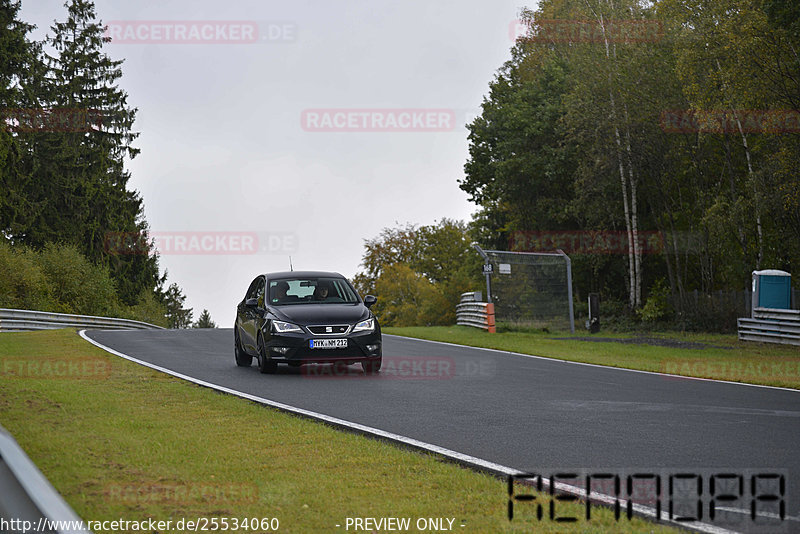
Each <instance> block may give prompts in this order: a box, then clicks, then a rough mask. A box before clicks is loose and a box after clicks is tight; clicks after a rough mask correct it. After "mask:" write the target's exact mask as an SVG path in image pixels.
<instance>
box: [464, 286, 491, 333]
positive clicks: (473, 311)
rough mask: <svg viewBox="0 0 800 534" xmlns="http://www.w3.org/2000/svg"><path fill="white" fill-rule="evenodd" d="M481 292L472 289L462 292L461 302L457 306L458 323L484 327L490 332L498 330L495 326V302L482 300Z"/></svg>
mask: <svg viewBox="0 0 800 534" xmlns="http://www.w3.org/2000/svg"><path fill="white" fill-rule="evenodd" d="M480 300H481V292H480V291H470V292H468V293H462V294H461V302H459V303H458V305H457V306H456V324H457V325H462V326H472V327H475V328H482V329H483V330H487V331H488V332H491V333H494V332H496V331H497V328H496V326H495V316H494V304H492V303H488V302H480Z"/></svg>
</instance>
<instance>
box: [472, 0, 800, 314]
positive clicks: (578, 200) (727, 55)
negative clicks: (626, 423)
mask: <svg viewBox="0 0 800 534" xmlns="http://www.w3.org/2000/svg"><path fill="white" fill-rule="evenodd" d="M521 20H522V21H523V23H524V24H523V25H524V27H525V28H526V31H525V32H524V35H522V36H521V37H520V38H519V39H518V40H517V42H516V45H515V46H514V48H513V49H512V51H511V58H510V59H509V60H508V61H507V62H506V63H505V64H504V65H503V66H502V68H500V70H499V71H498V73H497V75H496V77H495V79H494V81H493V82H492V83H491V85H490V88H489V94H488V96H487V97H486V98H485V99H484V102H483V105H482V114H481V115H480V116H479V117H478V118H476V120H475V121H474V122H473V123H472V124H470V125H469V126H468V129H469V139H470V156H469V160H468V161H467V163H466V165H465V177H464V179H463V180H461V181H460V184H459V185H460V187H461V189H463V190H464V191H466V192H467V193H469V194H470V197H471V199H472V200H473V201H474V202H476V203H477V204H478V205H479V206H480V211H479V213H478V215H477V216H476V218H475V222H476V223H477V224H478V226H479V228H480V233H481V234H482V237H483V241H484V242H486V243H487V245H488V244H492V245H494V246H495V247H497V248H505V249H508V248H515V245H516V247H517V248H519V249H520V250H525V248H526V247H530V248H529V249H535V248H536V245H540V246H541V245H543V244H546V243H547V242H548V239H546V238H547V237H548V236H550V235H555V236H559V235H560V236H561V237H562V238H563V237H564V232H565V231H566V232H574V233H575V235H578V236H580V237H581V238H585V239H584V245H578V246H577V248H576V249H575V250H573V251H572V252H573V253H574V263H573V266H574V269H575V274H576V284H575V285H576V290H577V291H578V292H579V293H583V294H584V295H585V293H587V292H589V291H593V292H599V293H601V295H603V296H604V297H605V298H606V299H612V300H613V299H617V300H624V301H625V302H626V303H627V306H628V308H629V310H632V311H635V310H639V311H641V310H642V308H643V307H644V306H645V304H646V299H647V297H648V295H649V293H650V292H651V289H655V290H656V291H655V292H656V293H658V292H659V290H660V288H668V291H669V293H670V294H671V296H673V297H674V298H672V299H669V302H673V303H674V304H675V305H674V309H671V310H667V309H666V307H665V309H664V310H662V311H663V312H664V313H665V314H666V313H669V312H674V313H675V316H676V317H678V318H680V317H687V316H689V315H691V312H692V310H691V309H690V305H689V300H690V299H689V294H690V293H691V292H693V291H694V290H698V291H700V292H701V293H710V292H712V291H715V290H728V289H736V290H743V289H745V288H746V287H747V286H748V284H749V280H750V273H751V271H753V270H756V269H763V268H776V269H784V270H787V271H789V272H792V271H793V270H794V271H796V270H797V265H798V261H800V178H799V177H798V173H797V168H798V163H800V121H798V117H800V56H798V52H800V4H798V3H797V2H792V1H788V0H657V1H652V2H651V1H643V0H542V1H541V2H540V3H539V7H538V8H537V9H536V10H535V11H534V10H523V11H522V13H521ZM620 234H621V235H622V236H624V238H625V239H623V245H625V246H623V247H616V246H614V247H606V248H605V249H603V248H602V246H601V247H600V248H592V247H591V246H585V243H586V242H589V243H591V242H592V235H596V236H598V237H599V239H600V242H601V243H602V242H603V239H605V241H606V242H608V241H613V239H610V238H611V237H614V236H617V235H620ZM531 236H533V239H530V237H531ZM526 237H528V239H525V238H526ZM652 238H655V242H656V243H655V244H656V245H658V246H655V247H654V246H652ZM550 241H553V240H550ZM565 241H566V243H567V244H570V243H574V241H575V240H574V239H573V240H572V241H570V240H569V239H567V240H565V239H561V240H560V241H559V240H558V239H556V240H555V243H556V244H557V243H558V242H561V243H564V242H565ZM648 243H649V245H648V246H643V245H644V244H648ZM551 246H552V243H551ZM568 252H569V251H568ZM660 298H661V297H660V295H659V299H660ZM664 302H666V301H664Z"/></svg>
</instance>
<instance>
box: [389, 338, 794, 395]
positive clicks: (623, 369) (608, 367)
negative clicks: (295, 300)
mask: <svg viewBox="0 0 800 534" xmlns="http://www.w3.org/2000/svg"><path fill="white" fill-rule="evenodd" d="M382 335H384V336H390V337H400V338H403V339H413V340H415V341H426V342H428V343H439V344H440V345H450V346H452V347H465V348H468V349H476V350H488V351H491V352H499V353H500V354H511V355H513V356H522V357H523V358H533V359H536V360H546V361H551V362H561V363H571V364H573V365H585V366H587V367H599V368H601V369H612V370H615V371H627V372H629V373H643V374H646V375H658V376H668V377H674V378H682V379H684V380H700V381H704V382H717V383H720V384H733V385H734V386H748V387H752V388H765V389H776V390H780V391H792V392H794V393H800V389H794V388H785V387H781V386H767V385H764V384H750V383H748V382H734V381H732V380H719V379H716V378H700V377H697V376H685V375H675V374H671V373H659V372H658V371H643V370H641V369H628V368H627V367H612V366H610V365H600V364H599V363H587V362H576V361H572V360H564V359H562V358H550V357H548V356H537V355H535V354H523V353H521V352H513V351H510V350H501V349H490V348H488V347H475V346H472V345H460V344H458V343H450V342H447V341H434V340H432V339H423V338H421V337H410V336H400V335H397V334H382Z"/></svg>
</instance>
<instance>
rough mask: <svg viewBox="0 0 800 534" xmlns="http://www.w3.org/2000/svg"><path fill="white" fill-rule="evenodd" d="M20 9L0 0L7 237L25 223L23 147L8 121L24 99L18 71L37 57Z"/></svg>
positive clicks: (1, 200) (0, 123)
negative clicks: (21, 192)
mask: <svg viewBox="0 0 800 534" xmlns="http://www.w3.org/2000/svg"><path fill="white" fill-rule="evenodd" d="M19 9H20V3H19V2H14V1H13V0H0V190H1V191H3V194H2V195H0V238H6V239H8V238H10V237H11V236H13V235H14V234H15V233H16V230H17V229H18V228H19V227H21V226H24V222H23V220H24V218H25V214H26V210H25V207H26V206H25V201H24V200H25V199H24V196H23V195H21V194H20V191H21V190H22V189H23V187H24V183H25V175H24V173H22V172H21V170H20V160H21V158H22V155H21V152H22V147H21V146H20V143H19V140H18V136H17V135H15V134H14V131H13V127H12V125H11V121H13V120H14V119H15V118H16V117H17V116H18V115H19V109H20V107H21V106H22V105H23V104H22V103H23V101H24V97H23V92H22V88H21V86H20V73H22V72H24V71H25V70H26V69H28V68H29V67H30V66H31V63H32V62H33V61H35V60H36V55H35V53H34V46H33V44H32V43H31V42H30V41H28V38H27V34H28V32H30V31H31V30H32V29H33V26H32V25H30V24H25V23H24V22H22V21H20V20H19V19H18V15H19ZM7 121H8V122H7Z"/></svg>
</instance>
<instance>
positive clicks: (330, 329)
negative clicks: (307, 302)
mask: <svg viewBox="0 0 800 534" xmlns="http://www.w3.org/2000/svg"><path fill="white" fill-rule="evenodd" d="M325 331H326V332H327V333H329V334H330V333H331V332H333V327H332V326H326V327H325Z"/></svg>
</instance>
